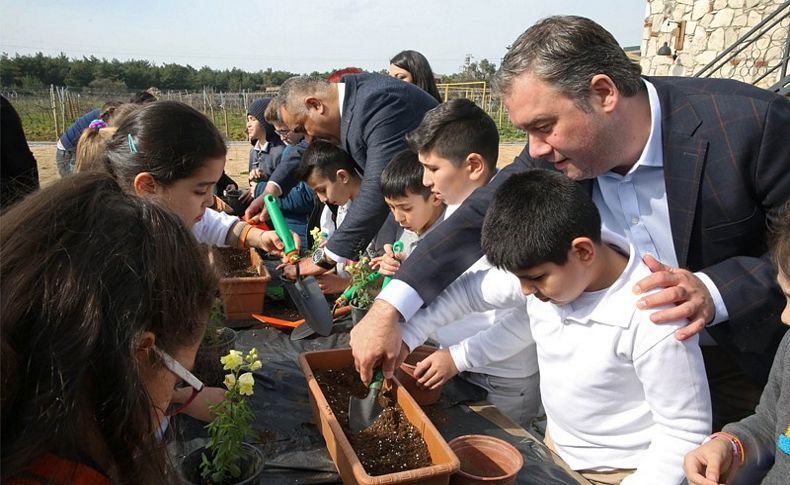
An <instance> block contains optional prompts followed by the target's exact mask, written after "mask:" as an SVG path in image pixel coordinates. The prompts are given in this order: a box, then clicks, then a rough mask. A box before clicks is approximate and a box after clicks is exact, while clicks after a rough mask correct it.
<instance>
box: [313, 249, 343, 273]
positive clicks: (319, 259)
mask: <svg viewBox="0 0 790 485" xmlns="http://www.w3.org/2000/svg"><path fill="white" fill-rule="evenodd" d="M312 259H313V262H314V263H315V264H316V265H318V266H320V267H321V268H324V269H332V268H334V267H335V264H337V263H335V262H332V261H327V260H326V258H325V257H324V248H318V249H316V250H315V251H313V258H312Z"/></svg>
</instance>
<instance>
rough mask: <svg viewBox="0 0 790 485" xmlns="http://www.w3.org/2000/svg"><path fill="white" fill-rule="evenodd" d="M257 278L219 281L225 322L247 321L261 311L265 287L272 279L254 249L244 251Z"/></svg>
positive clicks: (234, 278) (237, 277) (233, 278)
mask: <svg viewBox="0 0 790 485" xmlns="http://www.w3.org/2000/svg"><path fill="white" fill-rule="evenodd" d="M245 251H247V252H248V254H249V258H250V265H251V266H252V267H253V268H255V271H256V272H257V273H258V276H234V277H224V278H221V279H220V280H219V294H220V297H221V298H222V307H223V308H224V310H225V318H226V319H227V320H249V319H251V318H252V317H251V315H252V314H253V313H261V312H262V311H263V304H264V300H265V299H266V287H267V286H268V284H269V281H271V279H272V277H271V275H270V274H269V271H268V270H267V269H266V266H265V265H264V264H263V261H262V260H261V258H260V256H258V253H257V252H256V251H255V250H254V249H250V250H245Z"/></svg>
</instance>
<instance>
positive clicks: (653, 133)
mask: <svg viewBox="0 0 790 485" xmlns="http://www.w3.org/2000/svg"><path fill="white" fill-rule="evenodd" d="M642 82H644V83H645V87H646V88H647V99H648V101H649V102H650V135H649V136H648V137H647V143H645V147H644V148H643V149H642V153H641V154H640V155H639V159H638V160H637V161H636V163H635V164H634V165H633V166H632V167H631V169H630V170H629V171H628V173H633V172H634V171H635V170H636V169H637V168H639V167H640V166H645V167H663V166H664V159H663V152H664V150H663V148H662V147H661V102H660V101H659V99H658V92H657V91H656V88H655V86H653V85H652V84H651V83H650V82H649V81H647V80H645V79H642Z"/></svg>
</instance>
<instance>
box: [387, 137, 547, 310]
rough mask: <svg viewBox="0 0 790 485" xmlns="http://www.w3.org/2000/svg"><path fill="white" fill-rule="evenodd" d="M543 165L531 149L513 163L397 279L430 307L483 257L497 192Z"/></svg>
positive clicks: (471, 199) (426, 243)
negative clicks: (484, 230)
mask: <svg viewBox="0 0 790 485" xmlns="http://www.w3.org/2000/svg"><path fill="white" fill-rule="evenodd" d="M536 166H540V167H543V168H546V166H545V165H541V164H539V163H538V162H536V161H535V160H533V159H532V158H530V157H529V155H528V154H527V147H524V150H522V152H521V153H520V154H519V155H518V156H517V157H516V158H515V160H513V163H511V164H510V165H508V166H507V167H505V168H503V169H502V170H500V171H499V173H498V174H497V175H496V177H494V178H493V179H492V180H491V182H490V183H488V185H486V186H485V187H480V188H479V189H477V190H475V191H474V193H472V195H470V196H469V197H468V198H467V199H466V200H465V201H464V202H463V204H461V206H460V207H459V208H458V209H456V211H455V212H454V213H453V215H452V216H450V217H449V218H448V219H447V220H446V221H444V222H442V223H441V224H439V225H438V226H436V228H435V229H434V230H432V231H431V232H430V233H428V235H427V236H425V239H424V240H423V241H421V242H420V244H418V245H417V247H416V248H415V249H414V251H413V252H412V253H411V254H410V255H409V257H408V258H407V259H406V260H405V261H404V262H403V264H402V265H401V267H400V268H399V269H398V272H397V273H396V274H395V278H397V279H399V280H402V281H403V282H404V283H406V284H408V285H409V286H411V287H412V288H414V289H415V290H416V291H417V293H419V295H420V297H421V298H422V299H423V301H424V302H425V304H429V303H430V302H431V301H433V299H434V298H436V296H437V295H439V293H441V292H442V291H443V290H444V289H445V288H446V287H447V286H449V285H450V283H452V282H453V281H455V279H456V278H458V277H459V276H460V275H461V273H463V272H464V271H466V270H467V269H468V268H469V267H470V266H472V264H474V262H475V261H477V260H478V259H480V257H481V256H482V255H483V249H482V248H481V247H480V232H481V229H482V227H483V218H484V217H485V214H486V209H488V205H489V204H490V203H491V199H492V198H493V196H494V192H495V191H496V189H497V188H498V187H499V186H500V185H502V182H504V181H505V180H506V179H507V178H508V177H509V176H510V175H512V174H514V173H518V172H522V171H524V170H526V169H528V168H531V167H536Z"/></svg>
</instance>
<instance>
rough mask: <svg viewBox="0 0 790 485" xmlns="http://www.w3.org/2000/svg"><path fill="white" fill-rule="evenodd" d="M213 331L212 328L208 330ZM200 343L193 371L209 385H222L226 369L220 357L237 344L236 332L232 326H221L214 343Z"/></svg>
mask: <svg viewBox="0 0 790 485" xmlns="http://www.w3.org/2000/svg"><path fill="white" fill-rule="evenodd" d="M208 331H212V330H211V329H209V330H207V332H208ZM203 340H204V342H203V343H201V344H200V348H199V349H198V352H197V355H195V365H194V367H193V368H192V373H193V374H195V376H197V378H198V379H200V380H201V381H202V382H203V384H205V385H207V386H213V387H217V386H222V385H223V382H224V381H225V374H226V371H225V370H224V369H223V368H222V363H221V362H220V361H219V359H220V357H222V356H223V355H227V353H228V352H230V349H232V348H233V347H234V346H235V344H236V332H235V331H233V329H230V328H227V327H225V328H221V329H219V331H218V336H217V338H216V339H213V343H210V344H208V345H207V344H206V342H205V340H206V339H205V338H204V339H203Z"/></svg>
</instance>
